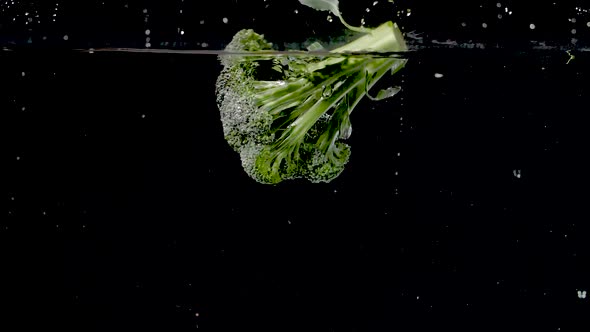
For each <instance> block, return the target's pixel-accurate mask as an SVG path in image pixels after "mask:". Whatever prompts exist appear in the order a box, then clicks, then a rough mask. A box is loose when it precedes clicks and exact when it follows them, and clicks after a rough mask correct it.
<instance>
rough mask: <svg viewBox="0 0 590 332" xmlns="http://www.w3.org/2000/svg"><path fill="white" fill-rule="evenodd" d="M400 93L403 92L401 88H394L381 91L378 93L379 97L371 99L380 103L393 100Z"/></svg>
mask: <svg viewBox="0 0 590 332" xmlns="http://www.w3.org/2000/svg"><path fill="white" fill-rule="evenodd" d="M400 91H401V88H400V87H399V86H392V87H390V88H387V89H382V90H379V92H377V96H375V97H373V98H371V99H372V100H376V101H379V100H383V99H387V98H391V97H393V96H395V95H396V94H397V93H398V92H400ZM369 98H370V96H369Z"/></svg>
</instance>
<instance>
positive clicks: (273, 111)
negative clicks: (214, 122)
mask: <svg viewBox="0 0 590 332" xmlns="http://www.w3.org/2000/svg"><path fill="white" fill-rule="evenodd" d="M299 1H300V3H302V4H303V5H306V6H309V7H312V8H313V9H316V10H329V11H331V12H332V13H333V14H334V15H336V16H337V17H338V18H340V21H341V22H342V23H343V24H344V25H345V26H346V27H347V28H349V29H351V30H353V31H355V32H357V33H359V34H360V37H358V38H356V39H354V40H353V41H351V42H349V43H347V44H345V45H343V46H340V47H338V48H334V49H329V48H327V47H325V46H322V45H319V44H318V43H314V44H312V45H311V46H310V48H309V50H310V52H308V53H305V52H302V53H297V54H291V55H284V54H278V53H274V54H273V52H275V49H274V48H273V45H272V44H271V43H269V42H268V41H266V40H265V39H264V36H263V35H261V34H258V33H256V32H255V31H253V30H251V29H244V30H241V31H239V32H238V33H236V34H235V35H234V37H233V39H232V40H231V42H230V43H229V44H228V45H227V46H226V48H225V52H224V53H223V54H222V55H220V56H219V58H220V62H221V64H222V65H223V69H222V71H221V73H220V75H219V77H218V79H217V83H216V96H217V104H218V107H219V110H220V115H221V122H222V127H223V134H224V136H225V139H226V141H227V142H228V144H229V145H230V146H231V147H232V148H233V149H234V150H235V151H236V152H237V153H239V155H240V158H241V160H242V166H243V168H244V170H245V171H246V173H247V174H248V175H249V176H250V177H251V178H253V179H254V180H256V181H258V182H260V183H265V184H276V183H279V182H281V181H285V180H291V179H298V178H303V179H307V180H309V181H311V182H314V183H319V182H330V181H332V180H333V179H335V178H336V177H338V176H339V175H340V174H341V173H342V171H343V170H344V168H345V165H346V164H347V162H348V160H349V158H350V153H351V150H350V146H349V145H347V144H346V143H343V142H342V140H345V139H347V138H348V137H349V136H350V134H351V132H352V127H351V123H350V114H351V112H352V110H353V109H354V108H355V107H356V105H357V104H358V103H359V102H360V101H361V99H362V98H363V97H364V96H368V97H369V98H370V99H372V100H380V99H384V98H388V97H391V96H393V95H395V94H396V93H397V92H398V91H399V88H397V87H396V88H389V89H384V90H381V91H379V92H378V93H377V94H376V96H375V97H372V96H369V94H368V91H369V90H370V88H371V87H372V86H373V85H375V83H376V82H377V81H378V80H379V79H380V78H381V77H382V76H383V75H385V74H386V73H388V72H390V73H391V74H394V73H396V72H397V71H399V70H400V69H401V68H402V67H403V66H404V65H405V63H406V60H405V59H402V58H399V57H392V56H381V57H380V56H354V55H353V54H351V53H358V52H372V53H381V52H385V53H392V52H402V51H405V50H407V48H406V44H405V42H404V39H403V36H402V33H401V31H400V30H399V28H398V26H397V25H396V24H394V23H392V22H391V21H390V22H385V23H383V24H381V25H379V26H378V27H376V28H365V27H352V26H350V25H349V24H347V23H346V22H345V21H344V19H343V18H342V16H341V14H340V12H339V10H338V0H299ZM316 50H320V51H324V50H327V51H326V52H323V53H321V54H322V56H318V55H314V54H313V52H314V51H316Z"/></svg>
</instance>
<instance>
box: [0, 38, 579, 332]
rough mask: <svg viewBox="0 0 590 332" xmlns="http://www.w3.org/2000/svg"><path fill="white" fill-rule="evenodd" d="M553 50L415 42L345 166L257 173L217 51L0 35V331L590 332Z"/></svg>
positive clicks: (568, 71)
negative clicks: (44, 46) (224, 103)
mask: <svg viewBox="0 0 590 332" xmlns="http://www.w3.org/2000/svg"><path fill="white" fill-rule="evenodd" d="M568 59H569V56H568V55H567V54H566V53H565V52H561V51H530V52H510V51H502V50H485V51H482V50H460V49H445V50H430V51H429V50H421V51H418V52H415V53H412V54H411V56H410V60H409V62H408V65H407V66H406V68H405V69H403V70H402V72H400V74H401V75H399V76H398V77H394V78H390V79H384V80H385V82H384V83H383V84H385V85H387V84H389V83H391V84H398V85H401V86H402V92H400V94H398V95H397V96H396V97H395V98H392V99H390V100H386V101H382V102H371V101H369V100H364V101H363V102H361V104H360V105H359V106H358V107H357V109H356V110H355V112H354V113H353V115H352V123H353V128H354V130H353V134H352V136H351V138H350V139H349V140H348V143H349V144H350V145H351V146H352V157H351V161H350V162H349V164H348V167H347V169H346V170H345V171H344V173H343V174H342V175H341V176H340V177H339V178H338V179H336V180H335V181H333V182H332V183H330V184H310V183H307V182H303V181H302V182H288V183H283V184H281V185H278V186H265V185H261V184H258V183H256V182H254V181H253V180H251V179H250V178H248V177H247V175H246V174H245V173H244V172H243V171H242V168H241V165H240V161H239V156H237V155H236V154H235V153H234V152H233V151H232V150H231V149H230V148H229V147H228V146H227V144H226V142H225V140H224V138H223V135H222V130H221V122H220V120H219V113H218V110H217V108H216V105H215V95H214V88H215V80H216V78H217V75H218V74H219V71H220V70H221V67H220V65H219V63H218V61H217V59H216V57H215V56H214V55H182V54H180V55H178V54H177V55H175V54H130V53H123V54H122V53H94V54H88V53H80V52H70V51H36V52H29V51H14V52H2V53H0V64H1V68H2V70H1V73H2V74H1V75H0V80H1V81H2V86H3V87H4V88H3V89H2V90H0V91H1V92H0V111H1V112H0V126H1V130H0V132H1V135H2V143H1V145H2V146H3V148H2V154H1V156H2V165H3V166H4V167H3V169H4V170H3V173H2V174H3V175H2V177H1V182H0V183H1V187H2V195H3V196H4V198H3V202H4V203H3V204H2V205H3V206H4V207H3V208H2V209H3V215H4V216H3V217H1V218H0V256H1V257H2V261H1V265H0V266H1V268H0V271H1V272H0V273H1V275H2V278H3V279H4V281H2V282H1V283H0V285H1V286H0V290H1V294H2V296H1V301H0V303H1V305H2V307H1V311H0V317H2V319H1V320H0V324H1V325H0V330H2V331H31V330H36V329H44V330H53V329H55V330H58V331H70V330H71V331H198V330H205V331H326V332H329V331H334V332H337V331H433V330H435V331H443V330H445V331H446V330H448V331H511V330H519V331H586V330H587V329H588V327H587V325H588V322H587V317H588V311H589V310H590V297H586V296H585V292H586V291H590V281H589V280H590V246H589V244H588V238H589V236H590V227H589V224H588V220H589V216H588V214H589V213H588V208H587V207H588V199H589V194H588V184H589V174H588V166H589V164H588V162H587V161H586V159H587V151H588V145H587V143H588V142H589V140H588V138H589V136H590V134H589V131H588V129H587V128H588V120H589V119H590V115H589V113H588V105H589V101H590V100H589V99H590V91H588V90H589V89H590V70H589V69H590V67H589V62H588V61H589V60H590V58H589V57H588V56H587V55H586V54H585V53H580V54H576V58H575V59H573V60H571V61H570V62H569V63H567V62H568ZM402 73H403V74H402ZM9 326H11V327H9Z"/></svg>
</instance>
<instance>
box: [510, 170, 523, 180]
mask: <svg viewBox="0 0 590 332" xmlns="http://www.w3.org/2000/svg"><path fill="white" fill-rule="evenodd" d="M512 175H514V177H515V178H517V179H520V177H521V176H522V174H521V171H520V170H519V169H514V170H512Z"/></svg>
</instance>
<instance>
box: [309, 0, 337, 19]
mask: <svg viewBox="0 0 590 332" xmlns="http://www.w3.org/2000/svg"><path fill="white" fill-rule="evenodd" d="M299 2H300V3H301V4H302V5H305V6H308V7H311V8H313V9H315V10H329V11H331V12H332V13H333V14H334V15H336V16H340V11H339V10H338V0H299Z"/></svg>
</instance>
